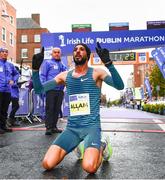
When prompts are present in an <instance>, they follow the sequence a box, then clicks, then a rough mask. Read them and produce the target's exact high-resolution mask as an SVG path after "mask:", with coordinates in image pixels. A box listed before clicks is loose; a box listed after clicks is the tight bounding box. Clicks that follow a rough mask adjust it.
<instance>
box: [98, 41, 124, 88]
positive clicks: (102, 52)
mask: <svg viewBox="0 0 165 180" xmlns="http://www.w3.org/2000/svg"><path fill="white" fill-rule="evenodd" d="M96 52H97V54H98V56H99V57H100V59H101V60H102V62H103V63H104V65H105V66H106V67H107V69H108V70H109V72H110V73H111V76H109V75H107V76H106V77H105V78H104V79H103V81H104V82H105V83H106V84H108V85H110V86H112V87H114V88H116V89H118V90H122V89H124V83H123V80H122V78H121V77H120V75H119V73H118V72H117V70H116V68H115V67H114V65H113V64H112V60H111V59H110V57H109V51H108V49H105V48H101V46H100V44H99V42H97V47H96Z"/></svg>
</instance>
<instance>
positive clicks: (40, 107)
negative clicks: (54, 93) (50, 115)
mask: <svg viewBox="0 0 165 180" xmlns="http://www.w3.org/2000/svg"><path fill="white" fill-rule="evenodd" d="M32 103H33V111H32V115H39V116H41V117H44V116H45V95H44V94H35V92H34V91H32Z"/></svg>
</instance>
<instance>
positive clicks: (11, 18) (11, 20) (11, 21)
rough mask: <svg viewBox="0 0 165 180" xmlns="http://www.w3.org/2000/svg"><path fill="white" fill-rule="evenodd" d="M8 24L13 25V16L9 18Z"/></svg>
mask: <svg viewBox="0 0 165 180" xmlns="http://www.w3.org/2000/svg"><path fill="white" fill-rule="evenodd" d="M10 24H14V18H13V16H10Z"/></svg>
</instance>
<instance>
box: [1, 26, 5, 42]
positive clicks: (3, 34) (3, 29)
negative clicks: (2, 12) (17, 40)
mask: <svg viewBox="0 0 165 180" xmlns="http://www.w3.org/2000/svg"><path fill="white" fill-rule="evenodd" d="M2 41H4V42H6V28H4V27H2Z"/></svg>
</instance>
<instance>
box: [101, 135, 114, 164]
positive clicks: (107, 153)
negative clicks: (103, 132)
mask: <svg viewBox="0 0 165 180" xmlns="http://www.w3.org/2000/svg"><path fill="white" fill-rule="evenodd" d="M101 146H102V147H103V160H104V161H109V160H110V158H111V156H112V152H113V150H112V146H111V144H110V140H109V137H108V136H106V137H105V139H104V140H103V141H101Z"/></svg>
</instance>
